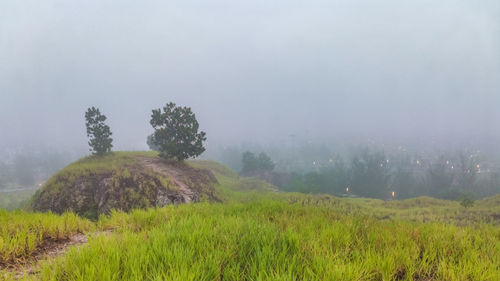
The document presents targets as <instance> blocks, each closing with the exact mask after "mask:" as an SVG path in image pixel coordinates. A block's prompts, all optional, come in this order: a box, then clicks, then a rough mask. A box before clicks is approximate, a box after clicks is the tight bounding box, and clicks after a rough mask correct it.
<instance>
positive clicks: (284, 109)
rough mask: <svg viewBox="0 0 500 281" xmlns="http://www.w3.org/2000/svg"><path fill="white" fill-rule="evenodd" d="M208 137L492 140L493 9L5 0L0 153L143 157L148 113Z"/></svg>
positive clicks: (267, 1)
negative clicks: (111, 142) (91, 142)
mask: <svg viewBox="0 0 500 281" xmlns="http://www.w3.org/2000/svg"><path fill="white" fill-rule="evenodd" d="M169 101H174V102H176V103H177V104H180V105H187V106H190V107H192V109H193V111H194V112H195V113H196V114H197V117H198V121H199V122H200V124H201V127H202V128H203V129H204V130H205V131H207V135H208V138H209V142H210V143H231V142H240V141H257V142H259V141H260V142H271V141H280V140H283V139H286V138H287V137H288V136H290V135H291V134H294V135H302V136H303V135H305V136H307V137H309V138H311V139H322V140H323V139H328V138H330V137H338V136H339V135H344V134H345V135H353V136H360V135H362V136H382V137H387V138H391V137H412V136H446V135H451V136H455V137H463V138H468V137H470V136H474V137H478V136H479V137H482V138H490V139H498V136H499V135H500V1H498V0H491V1H486V0H483V1H477V0H469V1H465V0H462V1H461V0H439V1H436V0H413V1H402V0H378V1H372V0H345V1H335V0H325V1H320V0H304V1H294V0H274V1H273V0H256V1H236V0H210V1H201V0H198V1H193V0H182V1H168V0H167V1H148V0H144V1H128V0H120V1H105V0H86V1H64V0H60V1H56V0H44V1H40V0H31V1H28V0H1V1H0V106H1V108H0V145H1V146H3V147H8V146H10V145H16V144H17V145H19V144H24V143H37V142H44V143H63V142H64V143H69V144H75V145H85V144H86V141H87V140H86V135H85V128H84V112H85V110H86V109H87V107H89V106H97V107H99V108H100V109H101V111H102V112H104V113H105V114H106V115H107V116H108V118H109V124H110V125H111V129H112V131H113V133H114V138H115V147H116V148H118V149H131V148H145V139H146V135H147V134H148V133H150V132H151V131H152V129H151V127H150V125H149V118H150V114H151V109H153V108H159V107H161V106H162V105H164V104H165V103H167V102H169Z"/></svg>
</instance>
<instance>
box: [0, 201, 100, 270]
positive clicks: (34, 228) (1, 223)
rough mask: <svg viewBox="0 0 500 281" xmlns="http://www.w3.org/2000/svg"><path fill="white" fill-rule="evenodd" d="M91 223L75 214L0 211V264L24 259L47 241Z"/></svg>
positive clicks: (65, 236)
mask: <svg viewBox="0 0 500 281" xmlns="http://www.w3.org/2000/svg"><path fill="white" fill-rule="evenodd" d="M91 227H92V224H91V223H90V222H89V221H87V220H84V219H81V218H80V217H78V216H77V215H75V214H72V213H66V214H63V215H61V216H58V215H54V214H50V213H47V214H39V213H38V214H37V213H26V212H23V211H13V212H8V211H5V210H0V265H2V264H6V263H10V262H14V261H16V260H20V259H21V260H22V259H26V258H28V257H29V256H30V255H31V254H32V253H33V252H34V251H36V250H37V248H38V247H39V246H40V245H41V244H43V243H44V242H46V241H47V240H61V239H66V238H68V237H70V236H72V235H73V234H75V233H77V232H85V231H87V230H89V229H90V228H91Z"/></svg>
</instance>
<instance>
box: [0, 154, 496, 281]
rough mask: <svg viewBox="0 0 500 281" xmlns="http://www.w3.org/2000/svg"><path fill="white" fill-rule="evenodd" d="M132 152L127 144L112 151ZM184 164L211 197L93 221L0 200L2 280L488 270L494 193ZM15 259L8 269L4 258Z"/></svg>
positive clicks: (459, 275)
mask: <svg viewBox="0 0 500 281" xmlns="http://www.w3.org/2000/svg"><path fill="white" fill-rule="evenodd" d="M131 155H132V156H136V155H137V154H130V153H125V154H122V156H124V157H125V158H127V157H129V156H131ZM150 156H151V155H150ZM120 157H121V156H120ZM123 161H128V160H123ZM92 165H101V164H100V163H92ZM188 165H190V166H191V167H193V168H196V169H204V170H210V171H211V172H212V173H213V174H214V175H215V177H216V179H217V184H215V185H214V196H216V197H217V198H218V199H219V202H210V201H209V200H200V203H197V204H181V205H169V206H165V207H162V208H149V209H138V210H134V211H131V212H128V213H127V212H124V211H112V212H111V213H110V214H109V215H107V216H101V217H100V218H99V220H97V221H89V220H87V219H82V218H80V217H78V216H75V215H73V214H71V213H67V214H63V215H54V214H50V213H45V214H36V213H26V212H21V211H14V212H7V211H2V212H0V268H2V265H3V268H4V272H3V273H0V276H2V275H3V276H4V278H5V279H6V280H14V279H15V278H21V279H24V280H287V281H288V280H492V281H493V280H495V281H496V280H499V277H500V267H499V266H498V265H499V264H500V225H499V222H500V204H499V202H500V196H496V197H491V198H486V199H484V200H481V201H478V202H476V203H475V205H474V207H472V208H469V209H465V208H463V207H462V206H460V205H459V203H457V202H452V201H444V200H436V199H433V198H424V197H421V198H414V199H410V200H403V201H398V200H395V201H381V200H374V199H364V198H355V199H346V198H343V199H339V198H334V197H332V196H327V195H305V194H298V193H284V192H277V191H276V189H275V188H274V187H273V186H271V185H268V184H266V183H264V182H261V181H258V180H255V179H248V178H241V177H239V176H238V175H237V174H236V173H234V172H233V171H231V170H230V169H228V168H227V167H225V166H223V165H220V164H218V163H215V162H211V161H189V162H188ZM102 166H103V167H104V169H107V167H109V166H110V165H109V163H108V164H107V165H102ZM111 166H112V165H111ZM79 232H81V233H85V234H86V236H87V238H88V243H87V244H86V245H84V246H81V247H72V248H71V249H70V250H69V252H67V253H66V254H65V255H60V256H59V257H57V258H53V259H50V260H47V261H41V262H39V263H37V266H36V268H37V270H36V271H34V273H35V274H31V275H30V274H25V275H22V276H20V275H19V268H22V266H20V265H19V264H26V263H23V262H22V261H23V260H25V261H28V262H30V261H31V258H30V257H31V256H32V255H33V253H34V252H36V251H37V249H40V248H41V247H42V246H43V245H44V244H45V243H47V241H58V240H64V239H67V238H68V237H70V236H71V235H74V234H75V233H79ZM100 233H107V234H106V235H100ZM16 264H18V265H17V269H16V270H12V269H8V268H7V265H11V266H15V265H16ZM16 275H17V277H16Z"/></svg>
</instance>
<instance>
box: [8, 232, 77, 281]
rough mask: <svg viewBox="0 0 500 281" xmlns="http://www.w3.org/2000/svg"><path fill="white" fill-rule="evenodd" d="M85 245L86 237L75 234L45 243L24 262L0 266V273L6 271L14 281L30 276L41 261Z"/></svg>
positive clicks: (34, 272) (19, 261) (35, 271)
mask: <svg viewBox="0 0 500 281" xmlns="http://www.w3.org/2000/svg"><path fill="white" fill-rule="evenodd" d="M85 243H87V237H86V236H85V235H84V234H81V233H77V234H75V235H73V236H71V237H70V238H68V239H64V240H58V241H47V242H45V243H44V244H43V245H41V246H40V247H39V248H38V249H37V250H36V251H35V252H34V253H33V254H32V255H31V257H29V258H27V259H25V260H18V261H16V262H15V263H13V264H7V265H6V266H0V271H2V270H6V271H7V273H8V274H14V276H15V278H16V279H19V278H21V277H22V276H24V275H25V274H28V275H32V274H36V273H37V265H38V263H39V262H41V261H43V260H50V259H53V258H55V257H57V256H59V255H62V254H64V253H66V252H67V251H68V249H69V248H70V247H71V246H80V245H83V244H85Z"/></svg>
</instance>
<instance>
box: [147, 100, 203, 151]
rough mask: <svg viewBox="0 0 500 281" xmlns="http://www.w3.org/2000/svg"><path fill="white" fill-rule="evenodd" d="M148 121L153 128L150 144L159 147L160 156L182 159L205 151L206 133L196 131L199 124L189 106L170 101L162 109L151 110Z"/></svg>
mask: <svg viewBox="0 0 500 281" xmlns="http://www.w3.org/2000/svg"><path fill="white" fill-rule="evenodd" d="M150 123H151V126H153V128H154V129H155V132H154V134H153V137H151V138H150V140H151V144H152V145H154V146H155V147H157V148H158V149H159V151H160V157H162V158H166V159H177V160H179V161H182V160H184V159H187V158H190V157H196V156H198V155H200V154H202V153H203V152H204V151H205V147H204V146H203V142H204V141H206V140H207V138H206V133H205V132H203V131H200V132H198V129H199V124H198V121H196V116H195V114H194V113H193V112H192V111H191V108H189V107H181V106H176V105H175V103H173V102H170V103H168V104H167V105H166V106H165V107H163V110H162V109H154V110H153V114H152V115H151V122H150ZM150 147H151V145H150Z"/></svg>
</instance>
